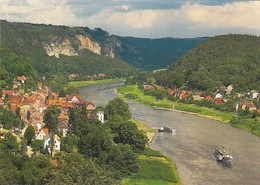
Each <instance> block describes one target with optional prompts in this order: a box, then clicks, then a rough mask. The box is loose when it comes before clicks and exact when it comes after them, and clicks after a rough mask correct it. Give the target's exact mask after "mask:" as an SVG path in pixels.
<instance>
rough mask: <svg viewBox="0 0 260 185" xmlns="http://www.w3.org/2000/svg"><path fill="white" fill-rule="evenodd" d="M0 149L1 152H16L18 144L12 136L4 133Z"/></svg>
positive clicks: (0, 140)
mask: <svg viewBox="0 0 260 185" xmlns="http://www.w3.org/2000/svg"><path fill="white" fill-rule="evenodd" d="M0 148H1V150H3V151H12V152H18V149H19V144H18V143H17V140H16V137H15V136H13V134H11V133H6V134H5V135H4V139H0Z"/></svg>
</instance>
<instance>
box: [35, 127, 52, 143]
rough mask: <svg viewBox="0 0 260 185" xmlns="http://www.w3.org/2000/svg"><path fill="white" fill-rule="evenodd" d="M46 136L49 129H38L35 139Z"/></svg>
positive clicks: (41, 138)
mask: <svg viewBox="0 0 260 185" xmlns="http://www.w3.org/2000/svg"><path fill="white" fill-rule="evenodd" d="M48 136H49V130H48V129H47V128H44V129H41V130H40V131H39V133H38V134H37V135H36V138H35V139H38V140H44V139H45V138H46V137H48Z"/></svg>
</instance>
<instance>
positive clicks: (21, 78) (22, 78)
mask: <svg viewBox="0 0 260 185" xmlns="http://www.w3.org/2000/svg"><path fill="white" fill-rule="evenodd" d="M17 80H26V77H25V76H18V77H17Z"/></svg>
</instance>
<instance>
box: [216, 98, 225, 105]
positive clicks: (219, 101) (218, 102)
mask: <svg viewBox="0 0 260 185" xmlns="http://www.w3.org/2000/svg"><path fill="white" fill-rule="evenodd" d="M223 102H224V99H223V98H214V104H216V105H221V104H222V103H223Z"/></svg>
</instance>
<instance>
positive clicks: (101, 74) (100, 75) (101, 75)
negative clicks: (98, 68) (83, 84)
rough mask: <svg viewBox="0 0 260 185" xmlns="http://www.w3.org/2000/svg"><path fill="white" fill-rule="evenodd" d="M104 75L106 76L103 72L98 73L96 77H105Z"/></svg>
mask: <svg viewBox="0 0 260 185" xmlns="http://www.w3.org/2000/svg"><path fill="white" fill-rule="evenodd" d="M105 76H106V74H103V73H99V74H98V77H105Z"/></svg>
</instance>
